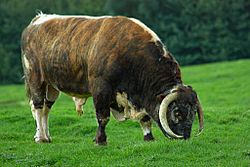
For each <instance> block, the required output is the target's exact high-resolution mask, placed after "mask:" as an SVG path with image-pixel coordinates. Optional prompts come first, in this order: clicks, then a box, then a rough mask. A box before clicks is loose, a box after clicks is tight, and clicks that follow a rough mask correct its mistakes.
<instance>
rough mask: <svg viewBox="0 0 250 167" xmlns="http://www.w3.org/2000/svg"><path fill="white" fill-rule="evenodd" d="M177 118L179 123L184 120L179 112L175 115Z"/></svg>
mask: <svg viewBox="0 0 250 167" xmlns="http://www.w3.org/2000/svg"><path fill="white" fill-rule="evenodd" d="M175 118H176V119H178V121H181V120H182V116H181V114H180V113H179V112H176V113H175Z"/></svg>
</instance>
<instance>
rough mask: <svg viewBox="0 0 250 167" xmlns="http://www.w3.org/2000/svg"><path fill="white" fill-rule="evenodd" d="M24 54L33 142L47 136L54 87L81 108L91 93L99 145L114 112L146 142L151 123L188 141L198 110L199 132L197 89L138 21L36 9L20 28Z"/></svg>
mask: <svg viewBox="0 0 250 167" xmlns="http://www.w3.org/2000/svg"><path fill="white" fill-rule="evenodd" d="M21 52H22V64H23V70H24V75H25V85H26V91H27V96H28V98H29V101H30V105H31V110H32V114H33V117H34V119H35V121H36V133H35V136H34V139H35V142H37V143H40V142H50V141H51V138H50V134H49V127H48V117H49V112H50V109H51V107H52V105H53V104H54V102H55V101H56V99H57V97H58V95H59V92H64V93H66V94H68V95H70V96H73V97H75V98H74V99H75V101H76V104H77V105H79V106H80V108H79V106H78V109H79V112H81V106H82V105H83V104H84V103H85V101H86V99H87V98H88V97H90V96H92V97H93V101H94V106H95V110H96V118H97V122H98V129H97V133H96V137H95V142H96V144H98V145H105V144H107V136H106V133H105V127H106V125H107V123H108V122H109V118H110V113H111V112H112V114H113V116H114V117H115V118H116V119H117V120H119V121H123V120H126V119H129V118H132V119H137V120H139V122H140V124H141V127H142V130H143V134H144V140H145V141H149V140H153V139H154V137H153V135H152V131H151V124H152V120H154V121H155V122H156V123H157V125H158V126H159V128H160V129H161V131H162V132H163V134H164V135H165V136H166V137H168V138H174V139H188V138H190V135H191V129H192V124H193V121H194V118H195V114H196V112H197V114H198V118H199V132H201V131H202V129H203V112H202V108H201V105H200V102H199V99H198V97H197V94H196V92H195V91H194V90H193V89H192V87H191V86H186V85H184V84H183V82H182V78H181V71H180V68H179V65H178V63H177V61H176V60H175V58H174V57H173V56H172V55H171V53H170V52H169V51H168V50H167V49H166V48H165V46H164V45H163V44H162V42H161V40H160V39H159V37H158V36H157V35H156V34H155V33H154V32H153V31H152V30H151V29H149V28H148V27H147V26H146V25H145V24H143V23H142V22H140V21H139V20H137V19H134V18H128V17H122V16H102V17H90V16H61V15H46V14H42V13H41V14H38V15H37V16H36V17H35V18H33V20H32V21H31V22H30V24H29V25H28V26H27V27H26V28H25V29H24V31H23V33H22V37H21ZM79 99H80V101H81V99H82V102H81V103H78V102H79V101H77V100H79Z"/></svg>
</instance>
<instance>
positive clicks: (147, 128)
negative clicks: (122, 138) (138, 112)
mask: <svg viewBox="0 0 250 167" xmlns="http://www.w3.org/2000/svg"><path fill="white" fill-rule="evenodd" d="M140 124H141V127H142V130H143V135H144V141H152V140H154V137H153V135H152V131H151V126H152V120H151V118H150V117H149V116H148V115H146V116H144V117H143V118H142V119H141V120H140Z"/></svg>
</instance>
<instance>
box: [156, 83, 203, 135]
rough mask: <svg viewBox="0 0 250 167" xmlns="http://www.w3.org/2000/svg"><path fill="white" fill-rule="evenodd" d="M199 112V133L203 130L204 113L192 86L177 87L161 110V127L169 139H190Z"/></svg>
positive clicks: (163, 101) (165, 98)
mask: <svg viewBox="0 0 250 167" xmlns="http://www.w3.org/2000/svg"><path fill="white" fill-rule="evenodd" d="M196 112H197V114H198V118H199V125H200V126H199V132H198V135H199V134H200V133H201V132H202V130H203V112H202V108H201V105H200V102H199V99H198V97H197V95H196V92H195V91H194V90H193V89H192V87H190V86H183V85H181V86H177V87H175V88H173V89H172V90H171V91H170V92H168V93H167V95H165V96H164V98H163V100H162V102H161V105H160V109H159V125H160V127H161V129H162V131H163V133H164V134H165V135H166V136H168V137H169V138H175V139H188V138H189V137H190V134H191V129H192V123H193V121H194V118H195V113H196Z"/></svg>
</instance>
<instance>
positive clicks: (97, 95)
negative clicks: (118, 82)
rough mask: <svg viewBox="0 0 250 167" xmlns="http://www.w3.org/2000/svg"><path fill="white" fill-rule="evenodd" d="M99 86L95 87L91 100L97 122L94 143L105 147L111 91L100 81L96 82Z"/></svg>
mask: <svg viewBox="0 0 250 167" xmlns="http://www.w3.org/2000/svg"><path fill="white" fill-rule="evenodd" d="M97 83H101V84H98V85H100V86H97V85H95V84H94V85H95V86H96V87H95V88H93V89H94V93H93V94H92V95H93V100H94V105H95V109H96V118H97V122H98V129H97V132H96V137H95V142H96V144H97V145H106V144H107V136H106V133H105V128H106V125H107V124H108V122H109V117H110V104H111V92H112V91H111V89H110V87H109V85H108V84H107V83H106V82H105V81H102V80H99V81H97Z"/></svg>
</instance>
